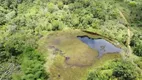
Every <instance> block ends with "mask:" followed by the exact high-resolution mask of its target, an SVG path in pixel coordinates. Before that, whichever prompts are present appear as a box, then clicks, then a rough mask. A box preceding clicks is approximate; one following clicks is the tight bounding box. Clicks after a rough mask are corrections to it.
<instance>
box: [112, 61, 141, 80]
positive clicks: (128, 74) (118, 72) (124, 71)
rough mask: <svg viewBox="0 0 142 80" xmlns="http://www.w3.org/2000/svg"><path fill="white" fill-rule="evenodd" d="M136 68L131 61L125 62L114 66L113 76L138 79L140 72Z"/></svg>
mask: <svg viewBox="0 0 142 80" xmlns="http://www.w3.org/2000/svg"><path fill="white" fill-rule="evenodd" d="M135 68H136V67H135V66H134V65H132V64H130V63H129V62H124V63H122V64H120V65H118V66H117V67H116V68H114V70H113V76H115V77H116V78H118V80H136V78H137V76H138V73H137V72H136V69H135Z"/></svg>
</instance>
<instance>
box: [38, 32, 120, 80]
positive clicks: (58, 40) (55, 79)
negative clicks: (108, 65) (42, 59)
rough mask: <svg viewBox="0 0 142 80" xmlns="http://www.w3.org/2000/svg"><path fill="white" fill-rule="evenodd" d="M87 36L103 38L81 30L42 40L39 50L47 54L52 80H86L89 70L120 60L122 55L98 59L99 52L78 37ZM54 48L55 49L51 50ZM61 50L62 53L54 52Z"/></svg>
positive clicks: (58, 33)
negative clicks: (107, 62) (50, 47)
mask: <svg viewBox="0 0 142 80" xmlns="http://www.w3.org/2000/svg"><path fill="white" fill-rule="evenodd" d="M79 35H80V36H81V35H87V36H90V37H93V38H102V37H101V36H98V35H91V34H87V33H85V32H81V31H80V30H74V31H72V30H65V31H57V32H54V33H51V34H49V35H48V36H46V37H44V38H42V39H41V40H40V41H39V43H43V44H40V47H39V50H40V51H42V52H44V53H45V54H46V53H47V63H46V64H45V67H46V68H47V71H49V72H50V79H51V80H86V78H87V75H88V73H89V70H91V69H93V68H95V67H99V66H101V65H103V64H104V63H105V62H106V61H108V60H112V59H116V58H120V54H105V55H103V56H102V57H101V58H97V55H98V53H97V51H95V50H93V49H91V48H90V47H88V46H87V45H86V44H85V43H82V42H81V41H80V40H79V39H77V36H79ZM49 46H54V49H49ZM56 49H59V50H61V51H62V54H61V52H59V51H56V52H55V53H54V51H55V50H56ZM67 58H68V59H67Z"/></svg>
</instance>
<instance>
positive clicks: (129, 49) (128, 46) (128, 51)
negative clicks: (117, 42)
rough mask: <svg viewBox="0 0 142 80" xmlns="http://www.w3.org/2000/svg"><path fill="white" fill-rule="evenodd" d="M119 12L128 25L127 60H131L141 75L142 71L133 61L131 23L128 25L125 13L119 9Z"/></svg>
mask: <svg viewBox="0 0 142 80" xmlns="http://www.w3.org/2000/svg"><path fill="white" fill-rule="evenodd" d="M118 12H119V14H120V16H121V17H122V18H123V19H124V21H125V23H126V25H127V35H128V37H127V54H128V55H127V58H128V59H129V60H131V62H132V64H133V65H135V66H136V68H137V69H138V70H139V71H141V74H142V70H141V69H140V68H139V67H138V65H137V64H136V63H134V60H133V57H132V53H133V52H132V49H131V46H130V41H131V38H132V36H133V33H132V32H131V30H130V26H129V23H128V21H127V19H126V18H125V16H124V15H123V13H122V12H121V11H120V10H119V9H118ZM125 57H126V56H125Z"/></svg>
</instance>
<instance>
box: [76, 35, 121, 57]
mask: <svg viewBox="0 0 142 80" xmlns="http://www.w3.org/2000/svg"><path fill="white" fill-rule="evenodd" d="M77 38H78V39H79V40H81V41H82V42H83V43H85V44H87V45H88V46H89V47H91V48H92V49H94V50H97V51H98V53H99V55H98V57H101V56H102V55H103V54H106V53H120V51H121V49H120V48H117V47H116V46H114V45H113V44H112V43H110V42H108V41H106V40H105V39H101V38H99V39H93V38H90V37H88V36H77Z"/></svg>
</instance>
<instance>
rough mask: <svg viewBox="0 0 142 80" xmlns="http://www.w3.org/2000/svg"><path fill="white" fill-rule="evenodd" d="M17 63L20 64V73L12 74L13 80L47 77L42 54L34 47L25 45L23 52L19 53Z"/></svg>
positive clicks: (43, 79)
mask: <svg viewBox="0 0 142 80" xmlns="http://www.w3.org/2000/svg"><path fill="white" fill-rule="evenodd" d="M19 63H20V64H21V74H20V75H19V74H14V75H13V80H18V79H19V80H38V79H41V80H45V79H48V74H47V73H46V72H45V70H44V67H43V64H44V59H43V56H41V54H40V53H38V52H37V51H35V50H34V49H32V48H30V47H27V49H25V50H24V52H23V54H22V55H20V57H19Z"/></svg>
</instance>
